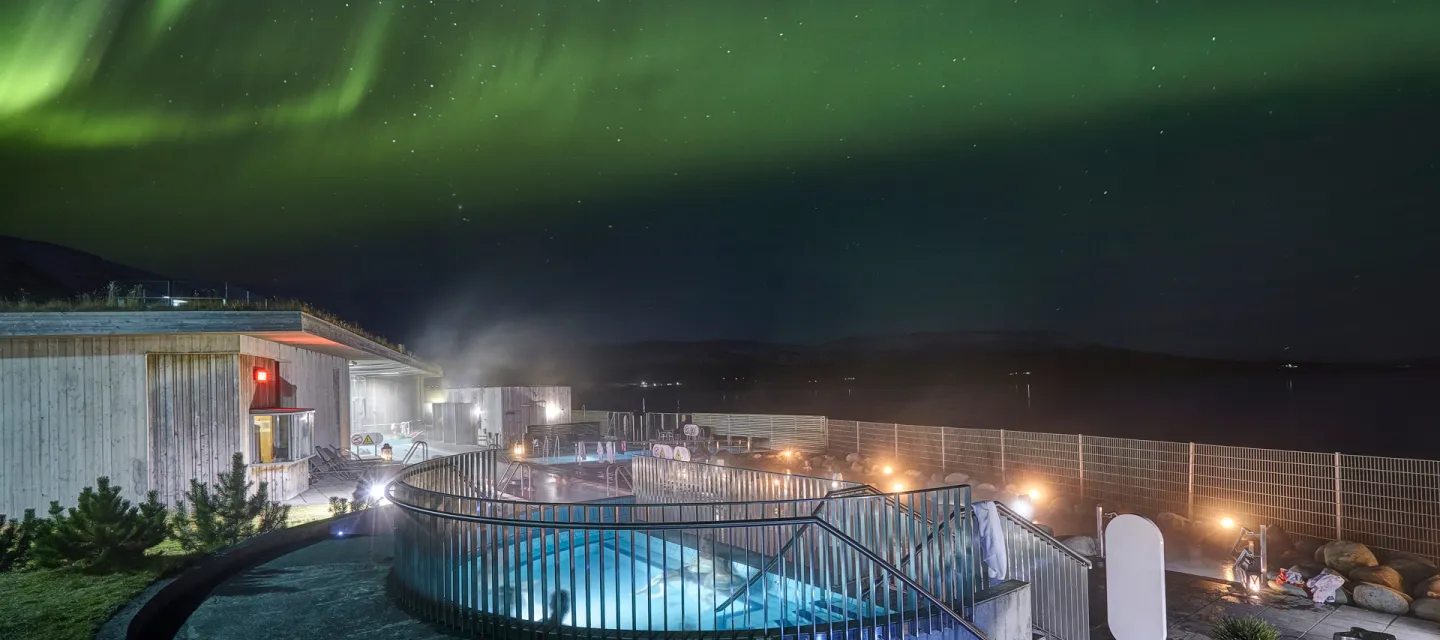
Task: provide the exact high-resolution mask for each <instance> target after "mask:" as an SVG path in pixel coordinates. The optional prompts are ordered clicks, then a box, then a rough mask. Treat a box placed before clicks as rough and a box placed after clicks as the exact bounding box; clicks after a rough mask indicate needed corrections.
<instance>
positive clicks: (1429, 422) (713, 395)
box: [573, 374, 1440, 459]
mask: <svg viewBox="0 0 1440 640" xmlns="http://www.w3.org/2000/svg"><path fill="white" fill-rule="evenodd" d="M573 404H574V406H575V407H577V408H580V407H582V406H583V407H584V408H588V409H601V410H609V411H633V412H638V411H641V410H642V408H643V409H644V410H647V411H650V412H675V411H679V412H683V413H691V412H715V413H778V414H806V415H824V416H828V417H830V418H835V419H842V420H864V421H873V422H898V423H901V424H916V425H929V426H951V427H971V428H979V429H1013V430H1016V431H1032V432H1049V433H1071V434H1083V435H1087V436H1109V437H1122V438H1138V439H1146V440H1167V441H1176V442H1197V443H1203V444H1218V445H1229V446H1242V447H1261V448H1270V449H1290V450H1298V451H1322V452H1333V451H1338V452H1341V453H1349V454H1357V455H1377V456H1394V457H1403V458H1420V459H1440V376H1437V375H1434V374H1411V375H1406V374H1353V375H1348V374H1347V375H1338V374H1311V375H1305V374H1298V375H1294V376H1285V375H1274V374H1270V375H1252V376H1224V377H1177V378H1152V379H1116V380H1093V381H1081V382H1077V381H1073V380H1065V381H1046V380H1043V379H1032V380H1030V381H1029V382H1028V383H1027V382H1025V381H1024V379H1019V380H1018V381H1017V382H1009V381H1007V382H1004V383H998V382H997V383H993V384H981V383H976V384H956V385H946V386H915V387H867V386H864V385H856V386H853V387H843V386H834V385H831V386H821V385H817V386H816V388H813V389H796V388H783V389H781V388H757V389H748V390H741V391H737V390H733V389H713V388H712V389H706V388H701V387H696V386H681V387H669V386H667V387H659V388H655V387H651V388H644V389H642V388H638V387H593V388H577V389H576V390H575V398H574V402H573Z"/></svg>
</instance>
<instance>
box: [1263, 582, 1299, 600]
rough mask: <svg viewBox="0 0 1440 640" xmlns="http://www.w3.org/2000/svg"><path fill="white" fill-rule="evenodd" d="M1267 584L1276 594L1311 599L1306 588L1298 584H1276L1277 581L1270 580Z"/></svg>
mask: <svg viewBox="0 0 1440 640" xmlns="http://www.w3.org/2000/svg"><path fill="white" fill-rule="evenodd" d="M1265 584H1266V585H1268V586H1269V587H1270V590H1271V591H1274V592H1276V593H1284V594H1287V595H1292V596H1300V597H1301V598H1309V597H1310V592H1308V591H1306V590H1305V587H1302V586H1300V585H1298V584H1288V583H1286V584H1282V583H1279V582H1276V581H1274V580H1268V581H1266V582H1265Z"/></svg>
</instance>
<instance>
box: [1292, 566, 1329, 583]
mask: <svg viewBox="0 0 1440 640" xmlns="http://www.w3.org/2000/svg"><path fill="white" fill-rule="evenodd" d="M1324 570H1325V567H1322V566H1320V565H1318V564H1315V563H1313V562H1300V563H1297V564H1294V565H1291V566H1290V568H1289V569H1286V571H1288V572H1290V573H1293V574H1296V575H1299V576H1300V577H1302V578H1304V579H1306V580H1309V579H1311V578H1314V577H1315V576H1318V575H1320V572H1321V571H1324Z"/></svg>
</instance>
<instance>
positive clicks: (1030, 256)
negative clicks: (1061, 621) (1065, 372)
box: [0, 0, 1440, 358]
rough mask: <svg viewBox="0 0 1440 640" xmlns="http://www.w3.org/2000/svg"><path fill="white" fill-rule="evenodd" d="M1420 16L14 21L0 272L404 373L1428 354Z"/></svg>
mask: <svg viewBox="0 0 1440 640" xmlns="http://www.w3.org/2000/svg"><path fill="white" fill-rule="evenodd" d="M1437 34H1440V2H1436V0H1393V1H1392V0H1385V1H1371V2H1360V1H1356V0H1343V1H1341V0H1304V1H1298V0H1266V1H1265V2H1248V1H1247V2H1240V1H1236V0H1211V1H1206V2H1199V1H1194V0H1187V1H1176V0H1160V1H1156V0H1106V1H1104V2H1099V1H1096V2H1088V3H1087V2H1072V1H1059V0H981V1H970V0H965V1H931V2H920V1H917V0H897V1H894V2H875V1H874V0H865V1H855V0H814V1H806V0H785V1H779V0H776V1H758V0H725V1H723V2H721V1H677V0H643V1H640V0H636V1H624V0H586V1H574V2H556V1H548V0H522V1H514V0H511V1H506V2H470V1H461V0H425V1H418V2H417V1H413V0H406V1H403V2H402V1H396V0H386V1H385V2H376V1H374V0H356V1H351V2H343V1H339V0H306V1H303V2H298V1H296V0H243V1H241V0H210V1H205V2H200V1H194V0H153V1H149V2H137V1H129V2H126V1H122V0H18V1H12V2H5V3H3V4H0V233H3V234H9V235H18V236H21V237H26V238H31V239H35V240H45V241H50V242H55V243H59V244H63V245H67V246H71V247H74V248H77V249H81V250H85V251H90V252H93V253H96V254H99V255H101V256H103V257H105V258H108V259H111V260H115V261H118V262H122V263H126V264H130V265H133V266H136V267H140V268H144V269H149V270H152V271H156V272H160V273H165V274H169V275H171V276H173V277H176V278H205V279H216V280H229V281H232V282H242V283H247V284H250V285H252V286H253V287H254V288H256V289H259V290H263V291H267V292H276V293H281V294H283V295H292V296H302V297H304V298H307V299H310V300H313V301H315V302H317V303H319V304H320V305H321V306H325V307H328V308H331V309H333V310H335V311H337V312H339V313H340V314H342V315H344V316H347V317H351V318H354V319H356V320H357V321H359V322H361V323H362V324H365V325H367V326H370V327H372V328H374V329H375V330H377V331H379V332H382V333H386V334H389V335H391V336H393V337H395V338H397V339H400V340H402V341H406V342H408V343H410V344H412V345H415V346H419V347H420V348H421V349H422V353H423V350H424V349H426V348H429V349H431V350H440V349H450V348H453V345H455V344H459V343H464V342H466V341H468V340H472V339H474V338H475V337H476V336H489V337H491V338H493V337H494V336H528V337H535V336H551V337H554V336H563V337H564V339H575V340H586V341H628V340H641V339H702V338H703V339H708V338H744V339H758V340H770V341H798V342H813V341H819V340H825V339H831V338H837V337H842V336H846V335H852V334H863V333H900V332H910V331H920V330H969V329H986V330H988V329H1014V330H1052V331H1057V332H1062V333H1065V334H1068V335H1070V336H1074V337H1076V338H1080V339H1085V340H1092V341H1097V342H1102V343H1106V344H1114V345H1120V346H1127V347H1135V348H1142V349H1153V350H1161V351H1168V352H1175V353H1184V354H1195V355H1207V356H1225V357H1245V358H1272V357H1276V358H1278V357H1313V358H1389V357H1408V356H1428V355H1436V354H1440V332H1437V331H1435V330H1434V327H1436V326H1440V300H1437V295H1436V293H1437V291H1440V284H1437V283H1440V266H1437V265H1440V260H1437V257H1436V248H1437V247H1440V122H1437V118H1440V92H1437V90H1440V35H1437Z"/></svg>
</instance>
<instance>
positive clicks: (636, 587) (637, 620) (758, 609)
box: [487, 531, 885, 631]
mask: <svg viewBox="0 0 1440 640" xmlns="http://www.w3.org/2000/svg"><path fill="white" fill-rule="evenodd" d="M666 537H667V538H668V540H665V539H662V538H661V536H660V535H659V534H657V535H649V534H646V533H642V532H631V531H620V532H606V533H605V535H604V536H603V538H602V537H601V535H600V534H599V533H597V532H591V533H590V535H589V536H588V539H587V536H585V535H584V532H579V531H577V532H574V534H573V535H572V534H571V532H568V531H561V532H559V533H552V534H547V535H545V536H543V538H542V537H540V536H536V537H534V538H531V539H529V540H523V539H522V540H521V541H519V542H518V543H515V544H512V545H510V546H509V547H507V548H506V549H505V552H506V554H507V557H506V558H505V559H504V560H501V561H499V562H498V563H496V564H495V565H492V566H496V567H497V568H498V573H500V576H499V577H497V578H496V579H495V582H494V583H498V584H499V585H500V589H499V591H498V593H499V594H502V596H501V598H500V599H502V600H503V601H504V602H505V603H506V604H504V605H500V606H498V607H497V606H494V605H492V606H490V607H488V608H490V609H492V612H497V613H504V614H506V615H510V616H515V617H519V618H521V619H525V620H531V621H541V620H553V616H555V615H556V614H558V615H559V617H560V623H561V624H564V625H568V626H577V627H590V628H604V629H633V630H674V631H678V630H717V629H718V630H725V629H759V628H767V627H769V628H773V627H780V626H784V627H795V626H801V625H803V626H809V625H811V624H817V625H825V624H828V623H830V622H836V623H839V622H842V621H844V620H847V619H848V620H856V619H857V618H860V617H861V616H864V617H870V616H873V615H876V614H879V615H884V614H885V612H884V611H883V610H877V607H873V606H869V607H865V608H864V610H863V611H862V610H861V608H862V606H864V605H862V604H861V603H860V602H859V601H857V600H856V599H854V598H850V597H845V596H843V595H841V594H837V593H834V592H831V591H828V590H825V589H823V588H820V587H817V586H815V585H812V584H808V583H805V582H801V581H797V580H794V579H790V578H785V577H781V576H779V575H777V574H776V573H774V572H772V573H768V574H766V575H765V576H764V578H762V579H759V580H756V581H755V582H754V584H752V585H750V586H749V587H748V588H746V586H745V585H746V581H747V579H748V578H749V577H750V576H751V575H753V574H754V573H757V572H758V571H759V569H758V568H756V567H755V566H751V565H752V564H753V565H757V566H758V565H759V564H760V558H759V556H758V555H755V554H751V556H750V557H749V559H748V561H747V562H740V561H735V560H733V559H730V557H729V556H728V554H730V553H737V554H739V555H743V554H744V552H743V551H739V552H734V551H729V550H728V548H723V549H722V551H721V553H720V555H722V556H726V557H717V554H715V553H707V554H704V555H703V556H702V554H701V553H700V552H699V551H698V550H697V549H696V548H694V547H693V546H687V545H682V544H680V534H679V533H678V532H676V533H671V534H666ZM689 542H690V543H692V544H693V542H694V539H693V538H690V539H689ZM722 547H723V545H722ZM739 555H737V556H735V557H739ZM488 562H493V561H487V563H488ZM494 583H492V584H494ZM736 591H741V592H742V595H741V596H740V597H738V598H736V599H735V601H734V602H733V603H731V604H729V605H727V606H725V607H724V608H723V609H721V610H720V611H716V608H717V607H719V605H721V604H723V603H724V602H725V600H726V599H728V598H729V597H730V596H731V595H732V594H733V593H735V592H736ZM557 592H563V593H564V595H560V596H558V597H557ZM567 596H568V597H567Z"/></svg>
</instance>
